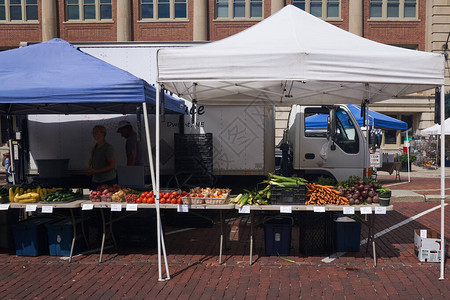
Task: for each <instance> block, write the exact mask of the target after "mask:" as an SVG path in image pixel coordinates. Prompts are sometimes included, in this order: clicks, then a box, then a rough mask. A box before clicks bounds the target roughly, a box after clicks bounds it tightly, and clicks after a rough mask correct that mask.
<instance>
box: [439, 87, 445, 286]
mask: <svg viewBox="0 0 450 300" xmlns="http://www.w3.org/2000/svg"><path fill="white" fill-rule="evenodd" d="M440 108H441V109H440V113H441V250H442V251H441V276H440V277H439V279H440V280H443V279H445V277H444V267H445V256H444V252H445V251H444V249H445V239H444V235H445V228H444V216H445V212H444V208H445V203H444V202H445V201H444V199H445V85H442V86H441V105H440Z"/></svg>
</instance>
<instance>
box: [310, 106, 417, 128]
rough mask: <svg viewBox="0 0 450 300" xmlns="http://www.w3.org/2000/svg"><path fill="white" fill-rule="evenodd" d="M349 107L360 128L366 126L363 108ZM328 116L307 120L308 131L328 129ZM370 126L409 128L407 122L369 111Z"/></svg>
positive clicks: (312, 117) (318, 116) (316, 116)
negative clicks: (362, 114) (362, 112)
mask: <svg viewBox="0 0 450 300" xmlns="http://www.w3.org/2000/svg"><path fill="white" fill-rule="evenodd" d="M347 107H348V108H349V110H350V111H351V113H352V114H353V116H354V117H355V119H356V122H358V125H359V126H360V127H363V126H365V124H364V120H363V118H362V117H361V108H360V107H359V106H357V105H354V104H348V105H347ZM327 119H328V115H323V114H317V115H313V116H309V117H307V118H306V119H305V127H306V129H323V128H327ZM369 125H370V126H374V127H375V128H380V129H400V130H405V129H407V128H408V124H407V123H406V122H403V121H400V120H397V119H395V118H392V117H389V116H386V115H383V114H380V113H377V112H375V111H372V110H369Z"/></svg>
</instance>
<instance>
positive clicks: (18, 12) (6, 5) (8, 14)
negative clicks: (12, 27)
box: [0, 0, 39, 23]
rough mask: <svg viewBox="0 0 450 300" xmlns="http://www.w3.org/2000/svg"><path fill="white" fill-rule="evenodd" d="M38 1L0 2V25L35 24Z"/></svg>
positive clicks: (7, 0)
mask: <svg viewBox="0 0 450 300" xmlns="http://www.w3.org/2000/svg"><path fill="white" fill-rule="evenodd" d="M38 19H39V11H38V0H0V23H3V22H8V23H9V22H37V21H38Z"/></svg>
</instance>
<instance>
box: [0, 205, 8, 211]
mask: <svg viewBox="0 0 450 300" xmlns="http://www.w3.org/2000/svg"><path fill="white" fill-rule="evenodd" d="M8 209H9V204H0V210H8Z"/></svg>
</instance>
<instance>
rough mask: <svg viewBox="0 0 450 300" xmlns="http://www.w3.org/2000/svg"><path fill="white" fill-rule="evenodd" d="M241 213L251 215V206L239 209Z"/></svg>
mask: <svg viewBox="0 0 450 300" xmlns="http://www.w3.org/2000/svg"><path fill="white" fill-rule="evenodd" d="M239 213H240V214H249V213H250V205H244V206H242V207H239Z"/></svg>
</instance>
